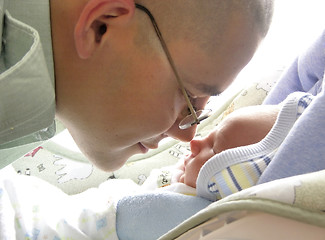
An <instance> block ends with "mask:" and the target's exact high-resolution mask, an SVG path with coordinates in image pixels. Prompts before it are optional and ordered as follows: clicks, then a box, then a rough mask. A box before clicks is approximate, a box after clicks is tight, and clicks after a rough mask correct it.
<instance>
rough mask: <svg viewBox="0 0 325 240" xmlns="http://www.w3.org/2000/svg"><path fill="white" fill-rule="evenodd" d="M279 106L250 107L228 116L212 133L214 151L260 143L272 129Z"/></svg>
mask: <svg viewBox="0 0 325 240" xmlns="http://www.w3.org/2000/svg"><path fill="white" fill-rule="evenodd" d="M279 110H280V106H278V105H268V106H260V105H259V106H250V107H245V108H241V109H238V110H236V111H234V112H232V113H231V114H229V115H228V116H227V117H226V118H225V119H224V120H223V121H221V123H220V124H219V125H218V126H217V128H216V130H215V131H214V133H212V134H214V139H215V141H214V143H215V144H214V147H213V148H214V151H215V153H219V152H221V151H224V150H226V149H230V148H235V147H240V146H246V145H250V144H254V143H257V142H259V141H261V140H262V139H263V138H264V137H265V136H266V135H267V134H268V132H269V131H270V130H271V128H272V127H273V125H274V123H275V120H276V118H277V115H278V113H279Z"/></svg>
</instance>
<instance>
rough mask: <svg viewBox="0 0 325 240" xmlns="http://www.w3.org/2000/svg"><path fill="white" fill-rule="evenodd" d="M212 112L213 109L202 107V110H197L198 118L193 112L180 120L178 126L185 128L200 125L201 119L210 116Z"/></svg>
mask: <svg viewBox="0 0 325 240" xmlns="http://www.w3.org/2000/svg"><path fill="white" fill-rule="evenodd" d="M211 113H212V110H211V109H202V110H198V111H195V114H196V119H195V118H194V116H193V115H192V114H189V115H187V116H186V117H185V118H183V119H182V120H181V121H180V122H179V125H178V127H179V128H180V129H182V130H185V129H188V128H190V127H192V126H194V125H198V124H200V123H201V121H203V120H205V119H207V118H208V117H210V116H211Z"/></svg>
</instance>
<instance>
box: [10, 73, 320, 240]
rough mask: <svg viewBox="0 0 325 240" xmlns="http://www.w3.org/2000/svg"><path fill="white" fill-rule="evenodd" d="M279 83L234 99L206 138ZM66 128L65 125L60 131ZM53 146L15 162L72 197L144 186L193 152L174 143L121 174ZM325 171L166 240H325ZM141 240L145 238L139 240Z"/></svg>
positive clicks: (251, 197)
mask: <svg viewBox="0 0 325 240" xmlns="http://www.w3.org/2000/svg"><path fill="white" fill-rule="evenodd" d="M270 79H275V78H268V79H266V80H264V81H260V82H259V83H252V84H251V85H250V86H249V87H247V88H245V89H243V90H240V91H238V92H237V93H235V94H233V95H232V96H230V97H229V98H228V99H227V100H226V101H225V102H224V103H223V104H222V106H220V107H219V108H218V109H217V110H216V111H215V112H214V114H213V115H212V116H211V117H210V118H209V119H208V120H206V121H205V122H203V123H202V124H200V125H199V127H198V135H201V136H204V135H205V134H207V133H208V132H209V131H210V130H212V129H213V128H214V127H215V126H216V125H217V124H218V123H219V122H220V121H221V120H222V119H223V118H224V117H225V116H226V115H228V114H229V113H230V112H232V111H234V110H236V109H238V108H241V107H244V106H248V105H258V104H261V103H262V101H263V99H264V98H265V97H266V95H267V93H268V91H269V90H270V88H271V86H272V85H273V82H272V81H273V80H270ZM57 127H58V128H59V129H60V128H62V126H60V123H58V126H57ZM58 142H60V140H57V141H50V142H47V143H45V144H44V145H42V146H40V147H38V148H36V149H35V150H33V151H32V152H30V153H28V154H26V155H25V156H24V157H22V158H20V159H18V160H17V161H16V162H14V163H12V167H13V168H14V169H15V171H16V172H18V173H20V174H22V175H31V176H36V177H38V178H41V179H43V180H45V181H47V182H49V183H51V184H52V185H55V186H57V187H58V188H60V189H61V190H63V191H64V192H65V193H67V194H69V195H72V194H77V193H80V192H83V191H85V190H86V189H88V188H92V187H97V186H98V185H99V184H100V183H102V182H105V181H109V180H110V179H131V180H133V181H134V182H136V183H137V184H140V185H141V184H142V183H143V182H144V181H145V179H146V178H147V176H148V175H149V173H150V171H151V170H152V169H154V168H160V167H164V166H168V165H172V164H175V163H176V162H177V161H178V160H179V159H180V158H182V157H183V156H184V155H185V154H187V153H188V152H189V146H188V144H187V143H181V142H178V141H176V140H170V141H168V142H166V143H164V144H163V145H162V146H160V148H159V149H156V150H152V151H150V152H148V153H147V154H145V155H137V156H134V157H132V158H131V159H130V160H129V161H128V162H127V164H126V165H125V166H123V167H122V168H121V169H119V170H117V171H115V172H110V173H107V172H103V171H100V170H99V169H97V168H95V167H94V166H92V165H91V164H90V163H89V162H88V161H87V160H86V159H85V158H84V157H83V155H82V154H81V153H79V152H78V151H77V150H73V149H71V148H69V149H67V148H65V147H64V146H62V145H60V144H58ZM324 189H325V171H324V172H323V171H321V172H315V173H312V174H306V175H302V176H295V177H291V178H288V179H283V180H277V181H273V182H270V183H266V184H262V185H258V186H255V187H252V188H249V189H246V190H243V191H241V192H239V193H236V194H233V195H230V196H229V197H226V198H224V199H222V200H220V201H218V202H214V203H212V204H211V205H209V206H208V207H206V208H204V209H202V210H201V211H199V212H198V213H196V214H195V215H193V216H192V217H190V218H188V219H187V220H185V221H183V222H182V223H181V224H179V225H178V226H175V228H174V229H171V230H170V231H168V232H166V233H165V234H164V235H163V236H162V237H161V238H160V239H180V240H185V239H186V240H194V239H195V240H196V239H200V240H210V239H233V240H235V239H236V240H239V239H325V213H324V211H325V190H324ZM139 240H140V239H139Z"/></svg>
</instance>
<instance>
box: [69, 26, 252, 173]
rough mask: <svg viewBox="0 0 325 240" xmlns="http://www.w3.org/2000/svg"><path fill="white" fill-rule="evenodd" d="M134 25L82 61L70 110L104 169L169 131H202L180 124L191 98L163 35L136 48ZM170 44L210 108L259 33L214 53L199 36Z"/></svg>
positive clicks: (88, 151)
mask: <svg viewBox="0 0 325 240" xmlns="http://www.w3.org/2000/svg"><path fill="white" fill-rule="evenodd" d="M132 27H134V26H130V28H132ZM129 30H130V31H127V29H122V30H121V29H118V30H115V29H111V30H110V31H111V32H113V31H115V33H114V34H112V36H113V37H112V38H111V39H110V42H109V43H110V44H108V45H105V46H104V47H102V49H100V51H98V52H96V54H94V56H92V58H91V59H89V60H85V61H83V63H82V64H84V67H85V69H87V73H88V75H87V73H86V71H83V68H82V67H81V68H79V69H78V71H79V72H80V73H79V74H80V81H79V82H78V84H77V86H78V87H77V88H78V89H77V91H79V92H78V94H76V96H73V97H74V101H78V105H77V106H76V107H75V108H74V109H73V111H74V112H73V113H71V116H73V115H74V116H73V118H71V119H75V120H74V121H73V122H71V123H72V124H70V125H69V124H66V125H67V127H68V129H69V131H70V133H71V135H72V136H73V138H74V140H75V141H76V143H77V144H78V146H79V147H80V149H81V150H82V152H83V153H84V154H85V155H86V156H87V157H88V158H89V159H90V160H92V161H93V162H94V163H95V165H97V166H98V167H99V168H102V169H104V170H113V169H117V168H119V167H121V166H122V165H123V164H124V163H125V161H126V160H127V159H128V158H129V157H131V156H132V155H134V154H137V153H145V152H147V151H148V149H150V148H156V147H157V144H158V142H159V141H160V140H161V139H163V138H165V137H167V136H169V137H173V138H176V139H179V140H182V141H190V140H191V139H192V138H193V136H194V134H195V131H196V127H195V126H194V127H192V128H190V129H188V130H180V129H179V128H178V124H179V122H180V120H181V119H182V118H184V117H185V116H186V115H187V114H188V110H187V104H186V102H185V99H184V96H183V94H182V92H181V90H180V88H179V85H178V83H177V81H176V78H175V75H174V73H173V71H172V69H171V67H170V65H169V62H168V60H167V58H166V55H165V54H164V52H163V51H162V49H161V46H160V44H159V40H158V38H157V41H158V42H157V43H155V44H153V45H154V47H152V48H151V49H150V51H145V50H144V49H143V48H139V47H137V45H136V44H135V43H134V41H133V40H132V39H134V36H132V34H131V33H132V32H134V31H132V29H129ZM133 30H134V29H133ZM168 44H169V46H168V47H169V50H170V52H171V55H172V57H173V59H174V62H175V64H176V67H177V69H178V72H179V75H180V78H181V79H182V81H183V83H184V87H185V88H186V90H187V91H188V93H189V95H190V96H191V97H192V103H193V105H194V107H196V108H197V109H203V108H204V106H205V104H206V102H207V101H208V99H209V96H210V95H211V94H216V93H220V92H222V91H223V90H225V89H226V87H227V86H228V85H229V84H230V83H231V82H232V81H233V79H234V78H235V76H236V75H237V74H238V73H239V71H240V70H241V68H242V67H244V66H245V65H246V64H247V62H248V61H249V60H250V58H251V57H252V55H253V53H254V51H255V49H256V46H257V40H255V39H254V38H253V39H252V38H246V39H241V44H237V43H234V44H232V39H229V41H227V42H225V44H224V45H225V47H224V48H223V49H222V50H220V51H219V50H218V51H216V54H209V56H207V54H206V53H204V51H202V50H201V49H200V48H199V47H198V46H196V44H195V43H192V42H186V41H177V42H169V43H168ZM239 53H240V54H239ZM89 66H91V67H89ZM79 67H80V66H79ZM89 73H91V74H89Z"/></svg>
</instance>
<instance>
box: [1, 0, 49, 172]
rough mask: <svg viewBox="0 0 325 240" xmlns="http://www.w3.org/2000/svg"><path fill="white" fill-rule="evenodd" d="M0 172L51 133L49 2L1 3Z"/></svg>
mask: <svg viewBox="0 0 325 240" xmlns="http://www.w3.org/2000/svg"><path fill="white" fill-rule="evenodd" d="M0 33H1V34H0V40H1V41H0V44H1V55H0V168H2V167H3V166H5V165H7V164H9V163H10V162H12V161H13V160H15V159H16V158H18V157H20V156H22V155H23V154H24V153H26V152H27V151H29V150H31V149H32V148H33V147H35V146H36V145H38V144H40V143H39V141H44V140H46V139H49V138H50V137H52V136H53V135H54V134H55V121H54V118H55V87H54V86H55V84H54V67H53V66H54V65H53V53H52V39H51V22H50V4H49V1H48V0H28V1H26V0H0Z"/></svg>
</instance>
